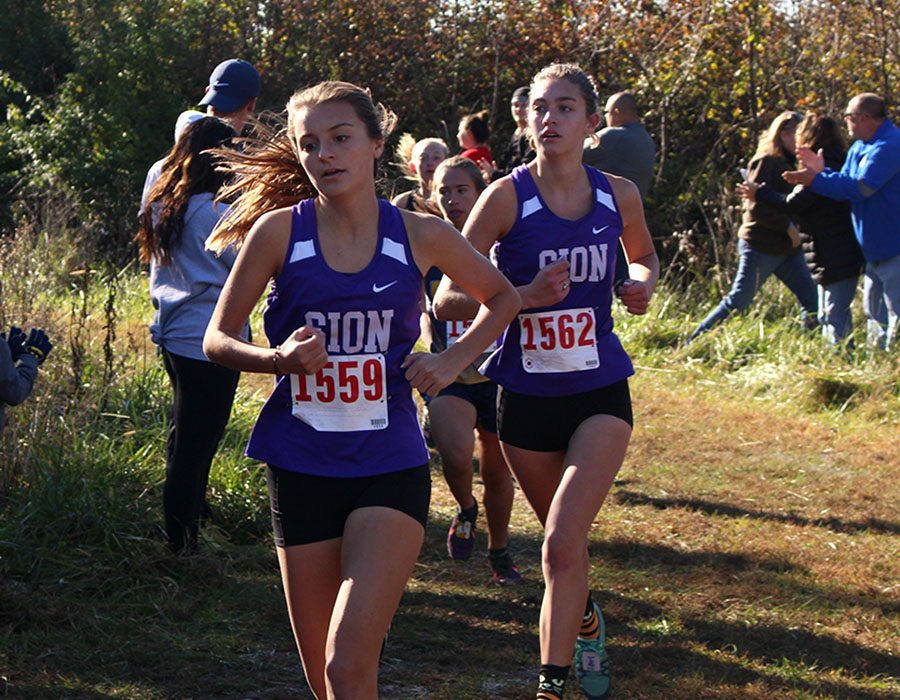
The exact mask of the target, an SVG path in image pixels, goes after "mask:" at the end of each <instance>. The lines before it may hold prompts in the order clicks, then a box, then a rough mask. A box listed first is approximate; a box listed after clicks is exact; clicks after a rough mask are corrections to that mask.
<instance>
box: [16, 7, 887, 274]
mask: <svg viewBox="0 0 900 700" xmlns="http://www.w3.org/2000/svg"><path fill="white" fill-rule="evenodd" d="M2 5H3V12H0V33H2V34H3V36H4V41H3V42H2V44H0V67H2V69H0V101H2V103H3V104H4V106H5V110H2V111H0V115H4V116H0V120H2V121H0V225H2V226H3V228H4V229H6V230H7V231H11V230H13V229H14V228H15V225H16V221H17V217H21V216H33V215H34V212H35V211H38V210H39V206H38V203H36V202H37V200H36V198H38V199H40V198H46V197H48V196H54V197H65V198H68V199H69V200H71V201H74V202H76V203H77V205H78V211H79V212H80V216H82V217H83V221H84V222H85V223H84V225H85V229H86V231H88V230H89V232H90V234H91V237H92V239H93V240H94V241H99V251H100V253H101V254H103V255H105V256H110V257H112V258H114V259H115V258H127V257H128V256H130V255H131V253H132V251H131V250H130V247H129V243H128V241H130V239H131V236H132V233H133V222H134V221H135V213H136V208H137V201H138V194H139V190H140V185H141V183H142V180H143V175H144V173H145V171H146V168H147V166H148V165H149V164H150V163H151V162H152V161H153V160H155V159H156V158H158V157H159V156H160V155H161V154H162V153H163V152H164V151H165V150H166V149H167V148H168V147H169V146H170V144H171V138H172V125H173V123H174V119H175V117H176V115H177V114H178V113H179V112H180V111H181V110H183V109H186V108H189V107H192V106H194V104H195V102H196V100H198V99H199V98H200V96H201V95H202V92H203V87H204V86H205V84H206V80H207V76H208V74H209V71H210V70H211V68H212V67H213V66H214V65H215V64H216V63H218V62H219V61H220V60H221V59H223V58H227V57H232V56H239V57H242V58H245V59H247V60H249V61H251V62H253V63H254V64H255V65H256V66H257V67H258V69H259V71H260V73H261V75H262V77H263V92H262V95H261V97H260V106H261V107H263V108H267V109H271V110H275V111H279V110H280V109H281V107H282V106H283V104H284V102H285V101H286V99H287V97H288V96H289V95H290V93H291V92H292V91H293V90H295V89H296V88H298V87H300V86H303V85H307V84H309V83H312V82H315V81H318V80H321V79H324V78H340V79H344V80H350V81H353V82H356V83H358V84H361V85H364V86H368V87H370V88H371V89H372V92H373V94H374V95H375V97H376V98H377V99H379V100H381V101H383V102H385V103H386V104H388V105H389V106H390V107H391V108H392V109H394V110H395V111H396V112H397V113H398V114H399V115H400V117H401V129H400V131H409V132H412V133H413V134H415V135H417V136H427V135H435V136H441V137H443V138H445V139H446V140H447V141H448V142H449V143H451V144H453V143H454V141H455V139H454V138H453V137H454V134H455V130H456V123H457V121H458V119H459V117H460V115H462V114H464V113H466V112H470V111H474V110H476V109H485V108H486V109H490V110H491V114H492V117H491V118H492V120H493V122H494V124H493V126H494V145H495V151H499V150H502V145H503V143H504V142H505V139H506V137H507V136H508V135H509V133H510V131H511V130H512V128H513V124H512V121H511V119H510V117H509V115H508V109H507V101H508V97H509V95H510V94H511V92H512V91H513V90H514V89H515V88H516V87H518V86H519V85H522V84H525V83H527V81H528V80H529V78H530V76H531V75H532V74H533V73H534V72H535V71H536V70H537V69H538V68H540V67H541V66H542V65H544V64H546V63H548V62H551V61H558V60H567V61H574V62H577V63H579V64H581V65H582V66H583V67H585V68H586V69H587V70H588V71H589V72H590V73H591V74H592V75H593V76H594V77H595V78H596V80H597V83H598V86H599V88H600V91H601V99H603V98H604V96H605V95H606V94H608V93H610V92H613V91H617V90H622V89H630V90H633V91H635V92H636V93H637V94H638V95H639V98H640V102H641V106H642V108H643V110H644V119H645V122H646V124H647V126H648V129H649V130H650V132H651V134H652V135H653V136H654V138H655V139H656V141H657V144H658V146H659V154H658V162H657V172H656V179H655V182H654V187H653V190H652V193H651V196H650V199H649V202H648V205H647V210H648V220H649V222H650V226H651V230H652V232H653V234H654V237H655V238H656V240H657V243H658V248H659V249H660V252H661V254H662V255H663V258H664V260H665V261H666V262H667V263H668V269H669V273H668V274H669V277H670V278H672V277H673V276H674V277H676V278H680V277H681V276H683V274H684V273H688V274H690V273H697V272H703V271H705V270H706V269H708V268H709V267H710V266H711V265H716V264H718V263H721V264H722V265H730V264H731V259H732V258H733V256H731V255H727V254H725V252H724V251H725V249H727V248H728V247H729V246H730V245H732V243H731V242H732V241H733V233H734V225H733V224H734V221H733V219H734V206H735V200H734V197H733V195H732V191H731V188H732V185H733V183H734V181H735V176H736V168H738V167H739V166H740V165H742V164H744V162H745V161H746V160H747V158H748V156H749V154H750V152H751V151H752V150H753V146H754V143H755V139H756V136H757V134H758V133H759V132H760V131H761V129H763V128H764V127H765V125H766V123H767V122H768V120H769V119H771V117H772V116H773V115H774V114H776V113H778V112H780V111H782V110H784V109H787V108H790V109H797V110H800V111H803V110H806V109H818V110H824V111H827V112H831V113H833V114H839V113H840V112H841V111H842V110H843V108H844V105H845V104H846V102H847V100H848V98H849V97H850V96H852V95H853V94H854V93H856V92H860V91H864V90H871V91H875V92H878V93H880V94H882V95H883V96H884V97H885V98H886V99H887V101H888V103H889V104H892V103H893V101H894V98H895V95H894V91H895V85H896V83H897V80H896V79H897V74H898V71H900V27H898V24H897V20H896V18H897V17H898V16H900V12H898V9H900V7H898V6H900V2H898V1H897V0H880V1H878V2H876V1H875V0H792V1H790V2H785V1H784V0H761V1H760V0H610V1H608V2H595V1H587V0H569V1H552V0H465V1H463V0H453V1H451V0H356V1H350V0H230V1H229V2H223V1H221V0H218V1H216V0H153V1H151V2H147V1H146V0H141V2H137V1H136V0H125V1H122V2H114V1H113V0H44V1H43V2H27V3H22V2H15V1H13V0H2ZM388 174H389V175H390V173H388ZM391 186H392V182H391V179H390V177H389V178H388V181H387V187H388V188H390V187H391ZM720 268H721V265H720Z"/></svg>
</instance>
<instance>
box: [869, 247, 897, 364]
mask: <svg viewBox="0 0 900 700" xmlns="http://www.w3.org/2000/svg"><path fill="white" fill-rule="evenodd" d="M863 310H864V311H865V312H866V317H867V318H868V322H867V331H868V332H867V334H866V335H867V338H868V341H869V344H870V345H877V346H878V347H880V348H883V349H887V348H889V347H890V346H891V342H892V341H893V339H894V334H895V333H896V332H897V314H898V312H900V255H895V256H894V257H892V258H885V259H884V260H878V261H877V262H867V263H866V274H865V279H864V281H863Z"/></svg>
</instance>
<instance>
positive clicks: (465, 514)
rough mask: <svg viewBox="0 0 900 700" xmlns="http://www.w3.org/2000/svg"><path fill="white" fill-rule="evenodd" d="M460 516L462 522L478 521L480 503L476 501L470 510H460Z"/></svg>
mask: <svg viewBox="0 0 900 700" xmlns="http://www.w3.org/2000/svg"><path fill="white" fill-rule="evenodd" d="M459 515H460V520H466V521H468V522H470V523H474V522H475V521H476V520H478V501H475V503H474V504H472V505H471V506H469V507H468V508H460V509H459Z"/></svg>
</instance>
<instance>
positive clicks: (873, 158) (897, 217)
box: [784, 92, 900, 348]
mask: <svg viewBox="0 0 900 700" xmlns="http://www.w3.org/2000/svg"><path fill="white" fill-rule="evenodd" d="M844 119H845V120H846V122H847V128H848V131H849V132H850V138H851V139H853V140H854V141H853V145H852V146H850V151H849V152H848V153H847V160H845V161H844V165H843V166H842V167H841V169H840V171H839V172H835V171H834V170H831V169H828V168H826V167H825V161H824V157H823V154H822V152H821V151H820V152H818V153H814V152H813V151H812V150H811V149H809V148H802V149H798V152H797V155H798V157H799V159H800V162H801V163H802V164H803V168H802V169H801V170H795V171H791V172H786V173H784V179H785V180H787V181H788V182H790V183H791V184H795V185H806V186H807V187H809V188H810V189H811V190H812V191H813V192H816V193H817V194H822V195H825V196H826V197H831V198H832V199H847V200H850V210H851V217H852V220H853V232H854V234H856V239H857V240H858V241H859V245H860V247H861V248H862V252H863V256H864V257H865V259H866V271H865V281H864V285H863V310H864V311H865V313H866V316H867V318H868V340H869V343H870V344H873V345H878V346H879V347H882V348H887V347H889V346H890V345H891V341H892V340H893V338H894V335H895V333H896V330H897V315H898V312H900V129H898V128H897V127H896V126H895V125H894V123H893V122H892V121H891V120H890V119H888V118H887V112H886V109H885V103H884V100H883V99H882V98H881V97H879V96H878V95H875V94H873V93H869V92H866V93H862V94H860V95H857V96H856V97H854V98H853V99H852V100H850V103H849V104H848V105H847V112H846V114H844Z"/></svg>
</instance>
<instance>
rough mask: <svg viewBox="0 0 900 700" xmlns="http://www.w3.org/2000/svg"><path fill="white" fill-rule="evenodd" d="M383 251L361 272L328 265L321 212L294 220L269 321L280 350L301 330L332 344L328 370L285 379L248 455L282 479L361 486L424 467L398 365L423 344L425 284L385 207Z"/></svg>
mask: <svg viewBox="0 0 900 700" xmlns="http://www.w3.org/2000/svg"><path fill="white" fill-rule="evenodd" d="M378 206H379V218H378V244H377V248H376V250H375V255H374V257H373V258H372V260H371V261H370V262H369V264H368V265H367V266H366V267H365V268H364V269H363V270H361V271H360V272H356V273H352V274H346V273H341V272H337V271H335V270H333V269H332V268H330V267H329V266H328V264H327V263H326V262H325V259H324V258H323V257H322V252H321V249H320V247H319V238H318V231H317V228H316V210H315V202H314V200H312V199H305V200H303V201H301V202H300V203H299V204H297V205H296V206H295V207H294V208H293V210H292V224H291V240H290V245H289V246H288V252H287V257H286V258H285V261H284V265H283V266H282V268H281V273H280V274H279V275H278V278H277V279H276V280H274V281H273V283H272V287H271V290H270V292H269V295H268V298H267V305H266V310H265V312H264V314H263V320H264V323H265V331H266V336H267V337H268V339H269V344H270V345H271V346H273V347H274V346H276V345H279V344H281V343H282V342H284V341H285V339H286V338H287V337H288V336H289V335H290V334H291V333H293V332H294V331H295V330H296V329H298V328H300V327H301V326H304V325H306V326H315V327H316V328H318V329H320V330H321V331H322V332H323V333H324V334H325V347H326V350H327V352H328V364H327V365H326V367H325V368H324V369H323V370H321V371H320V372H318V373H317V374H315V375H299V376H298V375H279V376H278V377H277V379H276V385H275V389H274V391H273V392H272V394H271V396H269V398H268V400H267V401H266V403H265V405H264V406H263V408H262V411H261V412H260V415H259V418H258V419H257V421H256V426H255V427H254V429H253V433H252V434H251V436H250V442H249V443H248V445H247V451H246V454H247V456H248V457H252V458H253V459H258V460H262V461H264V462H267V463H269V464H271V465H274V466H276V467H279V468H281V469H289V470H292V471H297V472H303V473H306V474H316V475H320V476H336V477H358V476H371V475H374V474H384V473H387V472H392V471H398V470H401V469H408V468H411V467H417V466H420V465H422V464H425V463H426V462H427V461H428V450H427V448H426V447H425V441H424V438H423V437H422V431H421V428H420V427H419V421H418V417H417V415H416V406H415V403H414V402H413V398H412V390H411V388H410V385H409V382H407V381H406V379H405V378H404V376H403V374H404V372H403V370H401V369H400V364H401V363H402V362H403V359H404V358H405V357H406V356H407V355H408V354H409V353H410V352H411V351H412V348H413V345H414V344H415V342H416V340H417V339H418V337H419V315H420V313H421V306H420V303H421V298H422V275H421V273H420V272H419V269H418V268H417V267H416V263H415V261H414V260H413V257H412V252H411V250H410V247H409V241H408V239H407V234H406V227H405V226H404V224H403V219H402V218H401V215H400V212H399V211H398V210H397V208H396V207H394V206H392V205H391V204H390V203H389V202H386V201H384V200H379V201H378Z"/></svg>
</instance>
